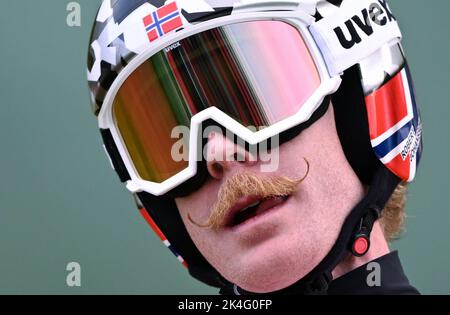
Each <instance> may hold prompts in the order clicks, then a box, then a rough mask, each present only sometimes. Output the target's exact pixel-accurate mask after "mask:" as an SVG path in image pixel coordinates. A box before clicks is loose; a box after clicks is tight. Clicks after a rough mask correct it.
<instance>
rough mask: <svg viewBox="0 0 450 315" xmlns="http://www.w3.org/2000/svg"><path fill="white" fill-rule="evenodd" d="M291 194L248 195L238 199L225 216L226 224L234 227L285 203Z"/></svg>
mask: <svg viewBox="0 0 450 315" xmlns="http://www.w3.org/2000/svg"><path fill="white" fill-rule="evenodd" d="M288 197H289V196H271V197H261V196H246V197H243V198H241V199H239V200H238V202H237V203H236V204H234V205H233V207H231V208H230V210H229V211H228V214H227V216H226V218H225V226H228V227H234V226H237V225H240V224H241V223H244V222H245V221H247V220H248V219H250V218H253V217H256V216H258V215H259V214H261V213H263V212H265V211H267V210H269V209H271V208H273V207H275V206H277V205H279V204H281V203H283V202H284V201H286V199H287V198H288Z"/></svg>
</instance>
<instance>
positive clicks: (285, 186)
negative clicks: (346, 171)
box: [188, 158, 310, 230]
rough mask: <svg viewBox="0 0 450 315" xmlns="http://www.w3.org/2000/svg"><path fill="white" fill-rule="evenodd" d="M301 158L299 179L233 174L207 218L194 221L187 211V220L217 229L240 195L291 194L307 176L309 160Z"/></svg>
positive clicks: (224, 222) (222, 224) (281, 195)
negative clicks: (301, 166)
mask: <svg viewBox="0 0 450 315" xmlns="http://www.w3.org/2000/svg"><path fill="white" fill-rule="evenodd" d="M303 159H304V160H305V163H306V173H305V175H304V176H303V177H302V178H300V179H292V178H290V177H287V176H272V177H268V178H263V177H260V176H258V175H255V174H252V173H238V174H235V175H233V176H232V177H230V178H228V179H227V180H226V181H225V183H224V184H223V185H222V187H221V188H220V190H219V193H218V198H217V201H216V203H215V204H214V206H213V207H212V211H211V214H210V216H209V218H208V220H207V221H206V222H205V223H198V222H195V221H194V220H193V219H192V217H191V215H190V213H188V219H189V221H190V222H191V223H192V224H194V225H196V226H198V227H201V228H210V229H213V230H218V229H220V228H222V227H224V226H225V225H226V217H227V214H228V212H229V210H230V208H231V207H232V206H233V205H234V204H236V202H237V201H238V200H239V199H241V198H242V197H245V196H250V195H256V196H259V197H261V199H267V198H273V197H286V196H289V195H291V194H292V193H293V192H294V191H295V190H296V188H297V186H298V185H299V184H300V183H301V182H303V181H304V180H305V179H306V178H307V177H308V174H309V168H310V166H309V162H308V160H307V159H306V158H303Z"/></svg>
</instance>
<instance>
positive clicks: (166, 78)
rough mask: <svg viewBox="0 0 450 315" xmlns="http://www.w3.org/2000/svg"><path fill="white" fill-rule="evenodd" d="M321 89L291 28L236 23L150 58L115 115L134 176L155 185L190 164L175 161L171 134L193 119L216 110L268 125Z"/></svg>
mask: <svg viewBox="0 0 450 315" xmlns="http://www.w3.org/2000/svg"><path fill="white" fill-rule="evenodd" d="M319 85H320V76H319V73H318V70H317V68H316V66H315V63H314V60H313V58H312V57H311V54H310V51H309V50H308V47H307V45H306V43H305V42H304V40H303V38H302V36H301V34H300V33H299V31H298V30H297V29H296V28H295V27H293V26H292V25H290V24H287V23H285V22H281V21H251V22H242V23H236V24H231V25H227V26H222V27H218V28H215V29H212V30H208V31H205V32H202V33H199V34H196V35H193V36H190V37H188V38H186V39H183V40H181V41H179V42H177V43H175V44H172V45H171V46H169V47H167V48H165V49H163V50H162V51H160V52H159V53H157V54H155V55H153V56H152V57H151V58H149V59H148V60H147V61H146V62H144V63H143V64H142V65H140V66H139V67H138V68H137V69H136V70H135V71H134V72H133V73H132V74H131V75H130V76H129V77H128V78H127V79H126V81H125V82H124V83H123V85H122V86H121V87H120V89H119V91H118V93H117V96H116V98H115V100H114V103H113V115H114V118H115V123H116V126H117V128H118V131H119V133H120V135H121V137H122V139H123V142H124V145H125V147H126V149H127V151H128V154H129V157H130V158H131V160H132V163H133V165H134V167H135V169H136V171H137V173H138V175H139V176H140V177H141V178H142V179H144V180H148V181H152V182H157V183H161V182H163V181H165V180H167V179H168V178H170V177H172V176H174V175H175V174H177V173H179V172H180V171H182V170H183V169H185V168H186V167H187V166H188V161H186V160H181V161H180V159H179V158H174V157H173V153H174V152H173V151H174V150H175V151H177V148H178V147H179V146H180V141H183V140H180V139H178V138H173V137H172V136H171V135H172V131H173V130H175V128H179V126H185V127H189V126H190V120H191V118H192V116H194V115H195V114H197V113H199V112H201V111H202V110H204V109H206V108H208V107H210V106H215V107H217V108H219V109H220V110H221V111H223V112H224V113H225V114H227V115H229V116H230V117H232V118H233V119H235V120H236V121H238V122H239V123H241V124H242V125H244V126H246V127H248V126H254V127H263V126H264V127H267V126H270V125H272V124H274V123H277V122H279V121H281V120H283V119H285V118H287V117H289V116H292V115H293V114H295V113H297V112H298V111H299V110H300V108H301V106H302V105H303V104H304V103H305V102H306V100H307V99H308V98H309V97H310V96H311V95H312V94H313V93H314V91H315V90H316V89H317V88H318V87H319ZM184 140H185V143H184V146H183V148H184V150H188V146H187V141H188V139H187V138H185V139H184ZM185 156H187V155H185Z"/></svg>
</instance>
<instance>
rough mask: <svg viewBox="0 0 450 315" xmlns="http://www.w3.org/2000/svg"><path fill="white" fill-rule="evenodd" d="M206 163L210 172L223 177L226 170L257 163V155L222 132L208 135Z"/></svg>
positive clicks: (217, 177) (213, 175)
mask: <svg viewBox="0 0 450 315" xmlns="http://www.w3.org/2000/svg"><path fill="white" fill-rule="evenodd" d="M205 155H206V156H205V157H206V164H207V168H208V172H209V174H210V175H211V176H212V177H213V178H215V179H221V178H222V177H223V176H224V174H225V173H226V172H229V171H233V170H235V171H236V170H237V169H239V168H243V167H246V166H252V165H254V164H256V163H257V160H256V157H255V156H254V155H252V154H251V153H250V152H248V151H247V150H245V148H243V147H242V146H239V145H237V144H236V143H234V141H233V140H231V139H228V138H227V137H226V136H224V135H222V134H220V133H214V132H211V133H210V134H209V135H208V143H207V147H206V154H205Z"/></svg>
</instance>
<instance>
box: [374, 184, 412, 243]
mask: <svg viewBox="0 0 450 315" xmlns="http://www.w3.org/2000/svg"><path fill="white" fill-rule="evenodd" d="M406 193H407V183H405V182H402V183H400V184H399V185H398V186H397V188H395V190H394V193H393V194H392V196H391V198H390V199H389V200H388V202H387V203H386V206H385V207H384V210H383V214H382V216H381V218H380V224H381V228H382V229H383V233H384V236H385V237H386V240H387V241H388V242H391V241H393V240H395V239H397V238H398V237H399V236H400V235H401V233H402V232H403V231H404V224H405V218H406V214H405V204H406Z"/></svg>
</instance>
